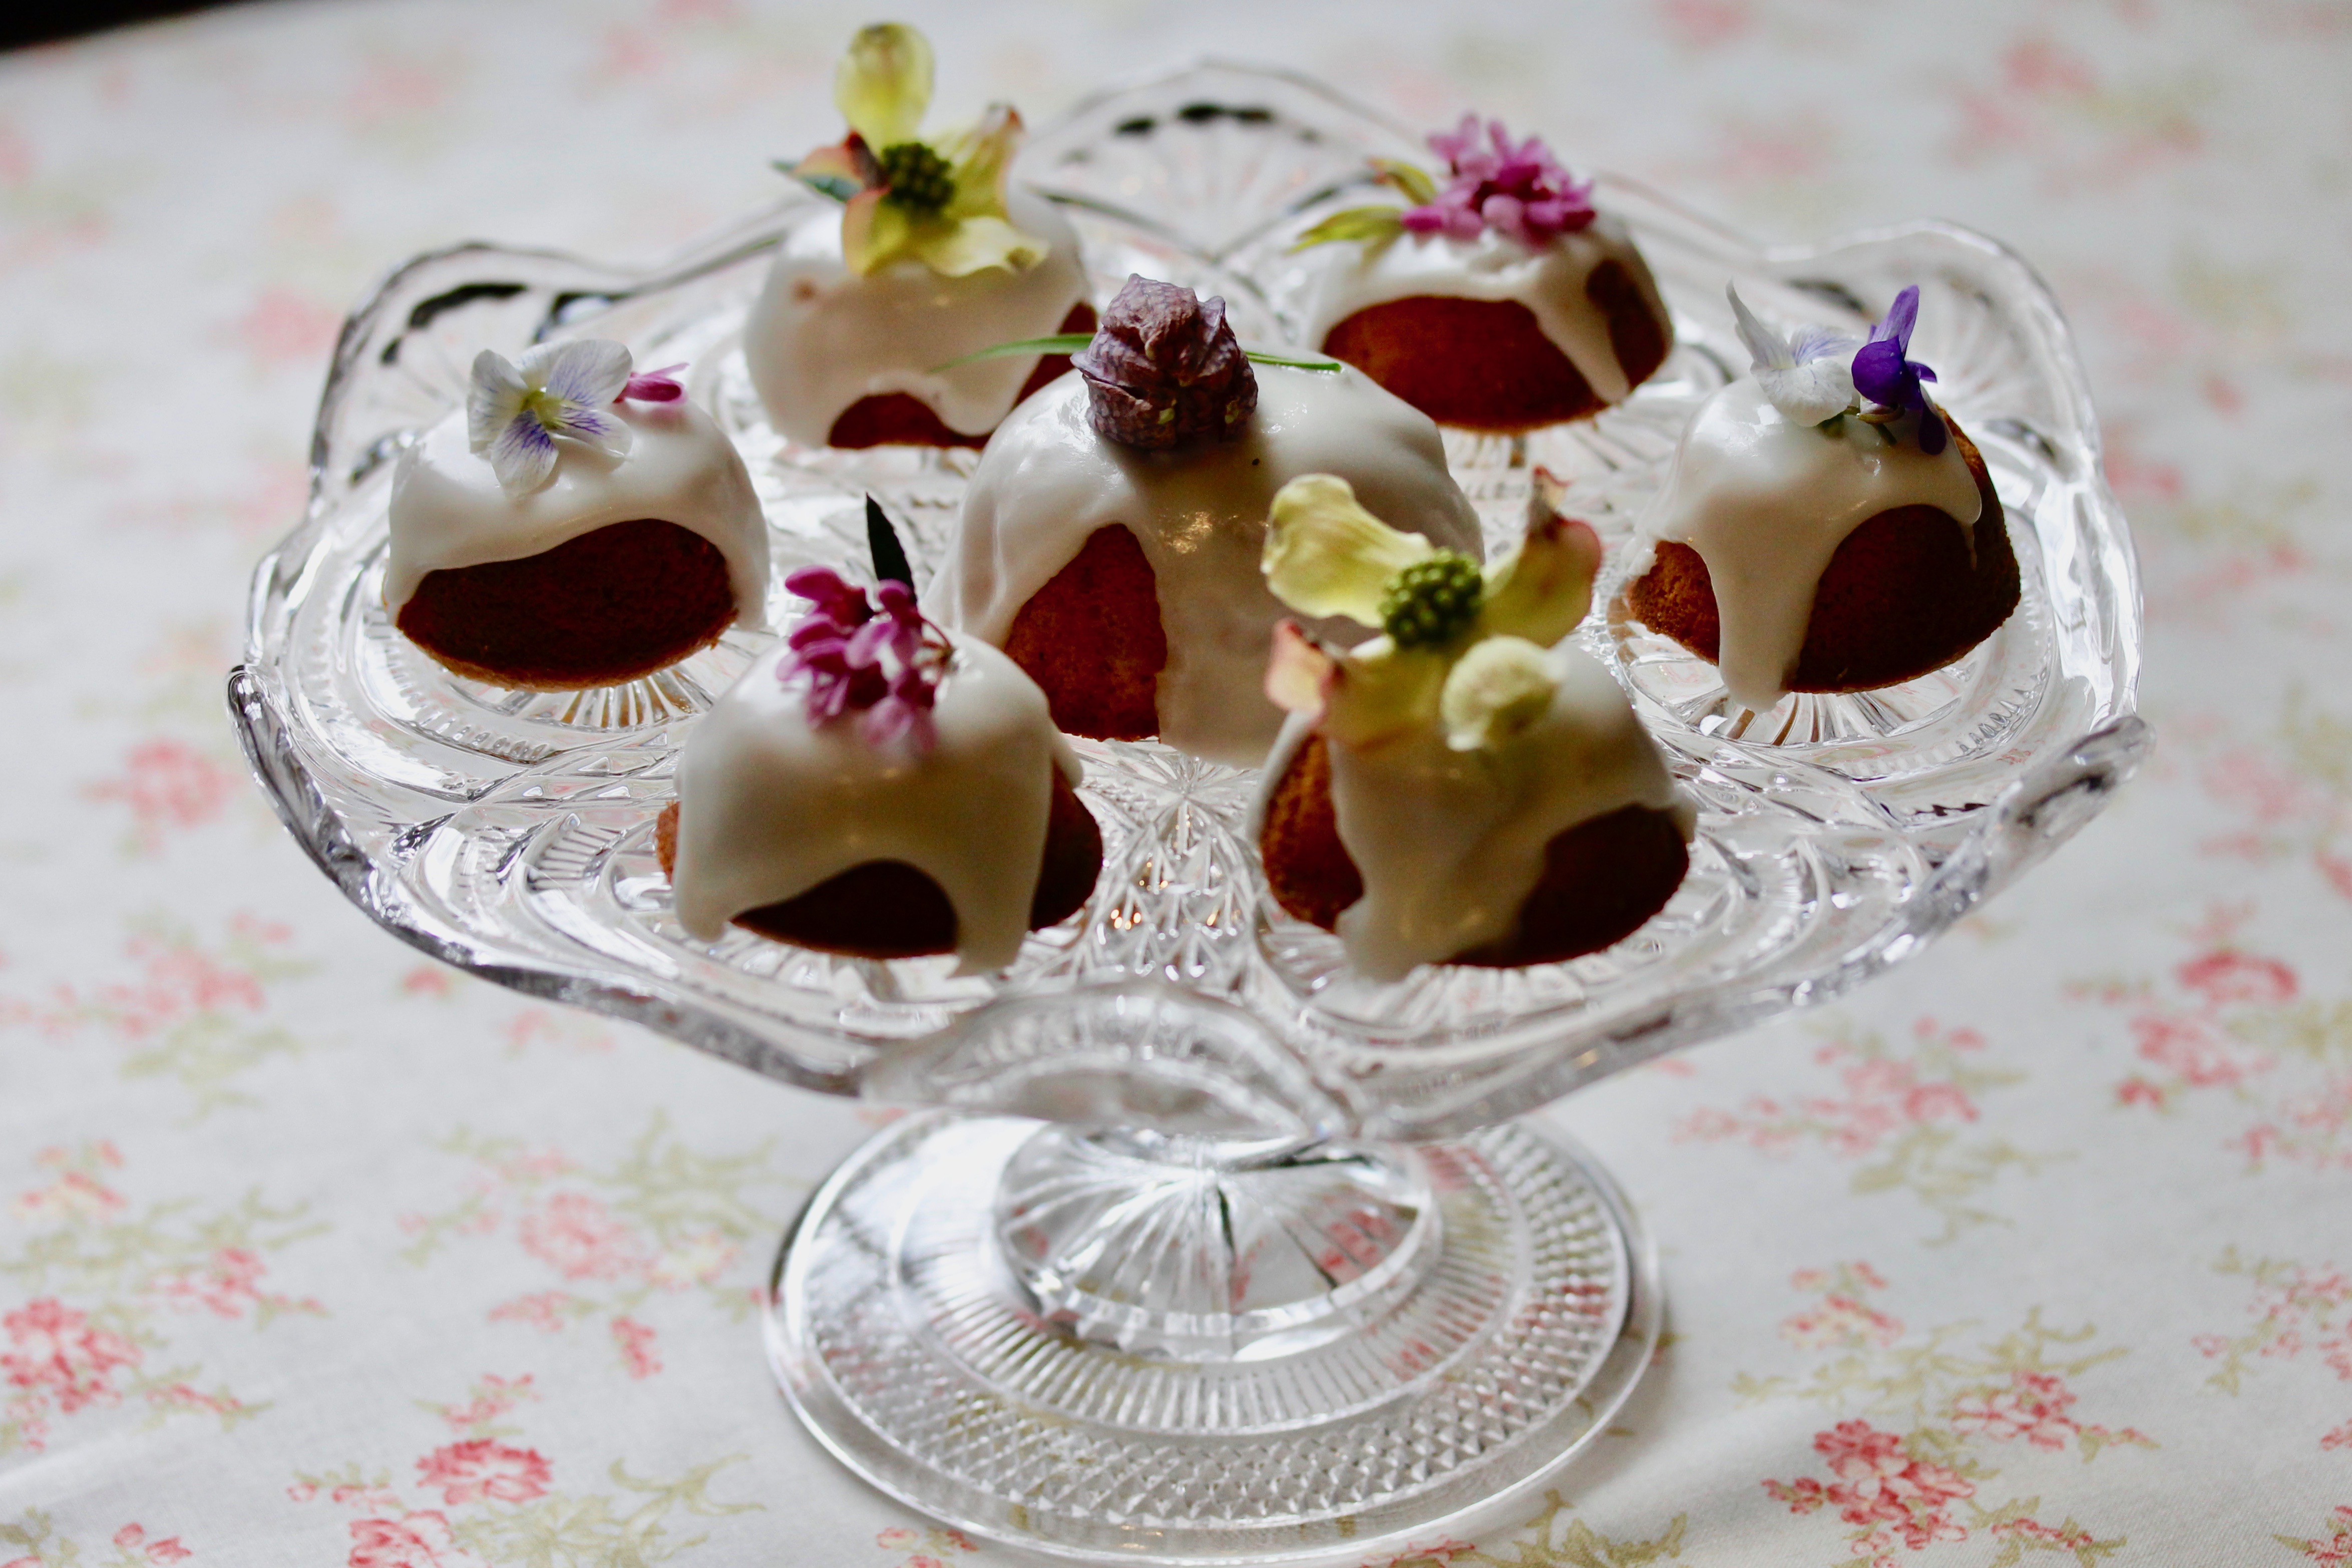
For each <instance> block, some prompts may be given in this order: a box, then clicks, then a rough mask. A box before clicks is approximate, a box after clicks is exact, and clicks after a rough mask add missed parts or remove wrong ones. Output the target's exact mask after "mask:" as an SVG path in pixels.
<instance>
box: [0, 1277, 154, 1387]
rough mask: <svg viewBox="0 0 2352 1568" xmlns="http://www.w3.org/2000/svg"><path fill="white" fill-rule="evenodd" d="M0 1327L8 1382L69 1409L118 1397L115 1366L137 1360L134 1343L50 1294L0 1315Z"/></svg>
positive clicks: (0, 1356) (0, 1366) (1, 1365)
mask: <svg viewBox="0 0 2352 1568" xmlns="http://www.w3.org/2000/svg"><path fill="white" fill-rule="evenodd" d="M0 1331H6V1333H7V1335H8V1349H7V1350H6V1351H5V1352H0V1373H5V1375H6V1377H7V1379H8V1382H9V1384H10V1385H11V1386H13V1387H16V1388H21V1389H28V1390H35V1391H39V1392H44V1393H46V1394H48V1395H50V1396H51V1397H53V1398H54V1399H56V1401H57V1405H58V1409H59V1410H62V1411H64V1412H66V1413H68V1415H70V1414H71V1413H72V1412H74V1411H77V1410H79V1409H81V1408H82V1407H83V1406H84V1405H92V1404H100V1403H103V1404H108V1405H111V1404H113V1403H114V1402H115V1401H116V1400H118V1399H120V1398H121V1397H122V1395H121V1393H120V1392H118V1391H117V1390H116V1388H115V1387H114V1385H113V1383H112V1381H111V1380H112V1378H113V1375H114V1373H115V1372H116V1370H117V1369H118V1368H121V1367H126V1366H136V1365H138V1364H139V1356H140V1351H139V1347H138V1346H137V1345H136V1344H134V1343H132V1342H131V1341H129V1340H127V1339H125V1338H123V1337H122V1336H121V1334H118V1333H114V1332H112V1331H110V1330H106V1329H101V1328H96V1327H93V1326H92V1325H91V1323H90V1321H89V1317H88V1316H87V1315H85V1314H84V1313H82V1312H80V1311H79V1310H75V1309H74V1308H71V1307H68V1306H66V1305H65V1304H64V1303H62V1302H60V1301H59V1300H57V1298H55V1297H53V1296H44V1297H42V1298H40V1299H39V1300H35V1301H29V1302H27V1303H26V1304H25V1305H24V1306H22V1307H20V1308H18V1309H17V1310H15V1311H13V1312H10V1313H9V1314H7V1316H5V1317H0Z"/></svg>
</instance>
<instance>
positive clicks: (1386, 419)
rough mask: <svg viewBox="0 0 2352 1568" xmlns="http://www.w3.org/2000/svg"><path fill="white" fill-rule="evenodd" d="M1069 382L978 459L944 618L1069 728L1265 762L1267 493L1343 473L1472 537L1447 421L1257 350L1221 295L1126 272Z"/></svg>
mask: <svg viewBox="0 0 2352 1568" xmlns="http://www.w3.org/2000/svg"><path fill="white" fill-rule="evenodd" d="M1075 363H1076V366H1077V372H1078V374H1075V375H1068V376H1065V377H1063V378H1062V379H1061V380H1059V381H1057V382H1055V384H1053V385H1051V386H1049V387H1047V388H1045V391H1043V392H1041V393H1039V394H1037V395H1035V396H1034V397H1032V398H1030V399H1029V400H1028V401H1027V402H1026V403H1024V404H1023V405H1021V406H1020V407H1019V408H1018V409H1015V410H1014V411H1013V416H1012V417H1011V418H1009V419H1007V420H1006V421H1005V422H1004V424H1003V426H1000V427H999V428H998V430H997V432H996V435H995V436H994V437H993V438H992V439H991V440H990V442H989V444H988V447H987V449H986V450H985V451H984V452H982V454H981V459H980V464H979V467H978V468H976V469H975V471H974V472H973V474H972V478H971V488H970V489H969V490H968V491H967V492H966V494H965V498H964V506H963V514H962V517H961V522H960V525H959V530H958V533H957V536H956V539H955V542H954V544H953V547H952V548H951V550H950V553H949V558H948V561H947V563H946V564H945V566H944V568H943V569H942V571H941V573H940V577H939V578H938V580H937V581H935V582H934V583H933V584H932V585H931V587H930V588H929V591H928V594H927V602H928V603H929V604H930V605H932V606H933V613H934V614H935V615H936V616H938V617H939V618H940V620H941V621H943V622H945V623H946V624H948V625H950V626H960V627H961V628H963V629H964V630H966V631H968V632H970V633H971V634H972V635H973V636H974V637H979V638H981V639H982V640H983V641H986V642H990V643H993V644H995V645H996V646H998V647H1002V648H1003V649H1004V650H1005V651H1006V652H1007V653H1008V654H1010V655H1011V656H1012V658H1013V662H1014V663H1016V664H1018V665H1019V666H1020V667H1021V668H1023V669H1024V670H1026V671H1028V672H1029V674H1030V675H1031V676H1032V677H1033V678H1034V679H1035V680H1036V681H1037V683H1038V685H1040V686H1041V687H1043V688H1044V689H1045V696H1046V699H1047V700H1048V702H1049V703H1050V704H1051V705H1052V709H1053V713H1054V718H1055V722H1056V723H1058V724H1060V725H1061V727H1062V728H1063V729H1064V730H1066V731H1069V732H1071V733H1073V734H1079V735H1088V736H1093V737H1096V738H1098V739H1111V740H1139V739H1142V738H1145V737H1149V736H1152V735H1157V736H1159V737H1160V739H1161V740H1163V741H1165V742H1168V743H1169V744H1170V745H1172V746H1178V747H1181V748H1182V749H1184V750H1186V751H1188V752H1194V753H1196V754H1198V755H1201V756H1203V757H1207V758H1210V759H1213V760H1215V761H1219V762H1228V763H1255V762H1256V761H1258V760H1259V759H1260V758H1262V757H1263V756H1264V755H1265V748H1266V744H1267V742H1270V741H1271V740H1272V739H1273V738H1274V735H1275V732H1276V731H1277V730H1278V729H1279V728H1280V727H1281V723H1282V715H1281V713H1280V712H1279V711H1278V710H1276V709H1275V708H1274V707H1273V706H1272V705H1270V704H1268V703H1266V702H1265V701H1263V700H1261V699H1260V698H1259V697H1258V695H1257V692H1258V688H1259V685H1260V677H1261V674H1262V672H1263V671H1264V669H1265V658H1266V653H1267V650H1268V648H1269V647H1271V643H1272V638H1273V635H1274V626H1275V623H1276V622H1277V621H1279V620H1281V619H1282V617H1283V614H1284V611H1283V607H1282V605H1280V604H1279V603H1277V602H1276V599H1275V598H1274V596H1273V595H1271V594H1269V593H1268V592H1267V591H1266V588H1265V582H1264V580H1263V578H1262V577H1261V575H1260V574H1259V571H1258V556H1259V552H1260V551H1261V549H1262V547H1263V544H1264V542H1265V518H1266V510H1267V507H1268V505H1269V503H1270V502H1271V501H1272V500H1273V499H1274V495H1275V492H1276V490H1278V489H1281V487H1282V486H1283V485H1284V484H1285V483H1286V481H1288V480H1290V479H1295V478H1297V476H1299V475H1300V474H1305V473H1334V474H1338V475H1340V476H1341V477H1342V478H1344V479H1347V480H1348V481H1349V483H1350V484H1352V485H1353V486H1355V488H1356V489H1357V491H1358V492H1359V493H1360V494H1361V495H1362V496H1363V497H1364V498H1365V500H1366V501H1367V503H1368V504H1370V505H1374V506H1378V507H1379V508H1381V510H1382V511H1383V512H1384V513H1385V514H1386V515H1387V516H1389V517H1391V518H1393V519H1395V520H1397V521H1398V522H1399V524H1400V525H1402V526H1404V527H1408V528H1411V529H1413V530H1415V531H1419V532H1421V533H1423V534H1425V535H1427V536H1428V537H1429V538H1430V539H1431V540H1432V541H1433V542H1435V543H1436V544H1438V545H1441V546H1443V547H1444V548H1446V549H1448V550H1453V551H1456V552H1462V553H1465V554H1466V555H1469V556H1472V557H1474V558H1475V557H1476V556H1477V555H1478V554H1480V553H1481V546H1480V542H1479V531H1478V519H1477V514H1476V513H1475V511H1473V510H1472V509H1471V506H1470V503H1469V501H1468V500H1466V499H1465V497H1464V496H1463V494H1462V491H1461V489H1460V488H1459V487H1458V486H1456V485H1455V484H1454V480H1453V479H1452V478H1451V477H1450V476H1449V475H1448V474H1447V472H1446V469H1445V455H1444V447H1443V444H1442V443H1441V441H1440V439H1439V437H1438V433H1437V427H1436V426H1434V425H1433V424H1432V423H1430V421H1429V419H1428V417H1427V416H1424V415H1422V414H1419V413H1416V412H1414V410H1412V408H1410V407H1408V406H1407V405H1405V404H1404V403H1402V401H1400V400H1399V399H1397V398H1396V397H1393V396H1391V395H1390V394H1388V393H1386V392H1383V391H1382V390H1381V388H1380V387H1378V386H1377V385H1375V384H1372V382H1370V380H1369V379H1367V378H1366V377H1364V376H1363V375H1361V374H1359V373H1358V372H1356V371H1353V370H1349V369H1347V368H1345V367H1343V366H1340V365H1338V364H1336V363H1328V362H1324V365H1323V368H1301V367H1300V366H1299V364H1298V363H1297V362H1276V361H1269V362H1267V363H1262V364H1254V363H1252V360H1251V357H1250V356H1248V355H1246V354H1244V352H1243V351H1242V349H1241V347H1240V345H1239V343H1238V342H1236V341H1235V339H1234V331H1233V328H1232V326H1231V324H1230V323H1229V322H1227V321H1226V320H1225V315H1224V302H1223V300H1219V299H1215V298H1212V299H1209V300H1201V299H1200V298H1199V297H1198V296H1196V295H1195V294H1194V293H1193V292H1192V290H1191V289H1182V288H1179V287H1176V286H1175V285H1173V284H1168V283H1160V282H1154V281H1151V280H1150V279H1142V278H1129V279H1128V281H1127V284H1126V286H1125V287H1124V288H1122V289H1120V290H1119V292H1118V298H1116V299H1115V300H1112V301H1111V303H1110V305H1109V307H1108V310H1106V311H1105V312H1104V317H1103V325H1102V328H1101V330H1100V331H1097V333H1096V334H1095V337H1094V340H1093V342H1092V343H1091V344H1090V345H1089V346H1088V347H1087V349H1086V350H1085V351H1084V352H1082V353H1079V354H1078V355H1077V357H1076V362H1075Z"/></svg>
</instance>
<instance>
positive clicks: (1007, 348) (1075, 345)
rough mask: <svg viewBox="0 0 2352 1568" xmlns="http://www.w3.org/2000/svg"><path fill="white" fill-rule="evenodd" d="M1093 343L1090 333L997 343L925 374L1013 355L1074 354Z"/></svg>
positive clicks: (931, 369) (1065, 333) (1068, 333)
mask: <svg viewBox="0 0 2352 1568" xmlns="http://www.w3.org/2000/svg"><path fill="white" fill-rule="evenodd" d="M1094 341H1095V335H1094V334H1093V333H1092V332H1055V334H1054V335H1053V336H1052V337H1050V338H1023V339H1022V340H1021V341H1020V342H1013V343H998V344H996V345H995V346H994V347H992V348H985V349H982V350H981V351H979V352H978V353H968V354H965V355H963V356H961V358H958V359H951V360H950V361H948V362H947V363H945V364H935V365H933V366H932V367H931V368H930V370H929V372H928V373H927V374H931V375H937V374H939V373H940V372H941V371H943V370H953V369H954V368H955V367H956V366H958V365H960V364H971V363H974V362H975V361H978V360H984V359H1011V358H1013V356H1014V355H1015V354H1074V353H1077V352H1078V351H1079V350H1080V349H1082V348H1084V347H1086V346H1087V344H1088V343H1090V342H1094Z"/></svg>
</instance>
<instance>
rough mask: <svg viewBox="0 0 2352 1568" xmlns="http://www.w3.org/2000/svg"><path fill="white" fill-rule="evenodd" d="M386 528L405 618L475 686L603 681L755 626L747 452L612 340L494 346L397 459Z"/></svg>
mask: <svg viewBox="0 0 2352 1568" xmlns="http://www.w3.org/2000/svg"><path fill="white" fill-rule="evenodd" d="M670 368H671V369H673V370H675V369H677V368H678V367H676V366H672V367H670ZM389 526H390V531H391V549H390V554H389V558H388V560H387V562H386V564H385V569H384V588H383V597H384V605H385V607H386V608H387V609H389V610H390V611H391V612H392V616H393V623H394V626H397V627H398V628H399V629H400V631H401V632H402V633H403V634H404V636H406V637H408V638H409V640H410V641H412V642H414V643H415V645H416V646H417V647H420V648H422V649H424V650H425V652H426V653H428V654H430V655H431V656H432V657H433V658H435V659H436V660H438V661H439V662H440V663H441V664H443V665H445V666H446V667H447V668H450V669H452V670H454V671H456V672H457V674H460V675H463V676H467V677H469V678H471V679H478V680H486V681H491V682H495V683H497V684H499V685H502V686H509V687H517V688H521V689H539V690H572V689H580V688H583V687H593V686H604V685H610V684H612V683H614V682H616V681H623V680H630V679H635V678H637V677H639V676H644V675H648V674H651V673H652V672H653V671H655V670H657V669H660V668H664V667H665V666H667V665H670V664H675V663H676V662H677V660H679V659H681V658H686V657H687V656H688V655H689V654H691V653H694V652H695V651H696V650H698V649H699V648H703V647H709V645H710V644H711V643H712V642H714V641H716V640H717V639H718V638H719V636H720V635H721V634H722V633H724V632H725V631H726V630H727V628H728V627H729V626H733V625H735V624H737V623H738V622H743V623H746V624H749V625H751V626H758V625H760V624H761V620H762V612H763V608H764V605H765V601H766V596H767V584H768V527H767V521H766V519H765V518H764V517H763V516H762V515H761V510H760V503H759V499H758V498H757V497H756V496H755V495H754V494H753V493H752V489H751V476H750V475H749V474H748V473H747V472H745V470H744V468H743V462H742V459H741V458H739V457H737V456H736V453H735V448H734V447H733V445H732V444H730V442H729V441H728V439H727V437H726V436H725V435H724V434H723V433H722V432H721V431H720V430H719V427H718V426H717V425H716V424H714V423H713V422H712V421H711V419H710V418H709V416H707V415H705V414H704V413H703V412H702V411H701V410H700V409H698V408H697V407H696V406H694V405H693V404H692V403H690V402H689V401H688V399H687V398H686V396H685V393H684V389H683V388H682V387H681V386H680V385H679V384H678V383H677V381H676V380H675V379H674V378H673V377H672V376H671V375H670V374H668V372H667V371H661V372H653V373H649V374H642V375H639V374H632V371H631V366H630V361H629V353H628V351H627V350H626V349H625V348H623V347H622V346H621V345H620V344H618V343H614V342H603V341H600V340H595V339H584V340H578V341H574V342H566V343H561V344H551V345H547V346H545V347H542V348H538V349H533V350H531V351H530V352H529V353H525V354H524V355H523V356H522V358H521V360H520V362H511V363H510V362H509V361H508V360H506V359H505V358H504V357H502V356H501V355H499V354H497V353H492V352H490V351H488V350H485V351H484V352H483V353H482V354H481V355H480V356H479V357H478V359H477V360H476V362H475V366H474V384H473V387H472V394H471V397H470V399H469V401H468V405H467V408H465V409H463V410H460V411H458V412H457V413H454V414H452V415H451V416H449V417H448V418H446V419H445V420H443V421H442V422H441V423H440V424H439V425H436V426H434V427H433V428H432V429H430V430H428V431H426V432H425V434H424V435H423V436H422V437H419V438H418V439H417V440H416V441H415V443H413V444H412V445H411V446H410V447H408V449H407V450H406V451H404V452H403V453H402V454H401V458H400V465H399V467H398V468H396V469H395V470H394V477H393V487H392V500H391V508H390V523H389Z"/></svg>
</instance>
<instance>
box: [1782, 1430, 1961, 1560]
mask: <svg viewBox="0 0 2352 1568" xmlns="http://www.w3.org/2000/svg"><path fill="white" fill-rule="evenodd" d="M1813 1449H1814V1451H1815V1452H1816V1453H1818V1454H1820V1455H1821V1456H1822V1458H1824V1459H1826V1460H1828V1461H1829V1468H1830V1471H1831V1473H1832V1475H1834V1476H1835V1477H1836V1478H1837V1479H1835V1480H1833V1481H1831V1482H1829V1483H1828V1484H1827V1485H1823V1484H1822V1482H1820V1481H1818V1480H1815V1479H1813V1478H1811V1476H1807V1477H1804V1478H1802V1479H1799V1480H1795V1481H1766V1482H1765V1483H1764V1489H1765V1490H1766V1491H1767V1492H1769V1493H1770V1494H1771V1495H1772V1496H1773V1497H1775V1498H1777V1499H1779V1500H1780V1501H1782V1502H1785V1503H1787V1504H1788V1505H1789V1511H1790V1512H1791V1513H1811V1512H1813V1511H1814V1510H1817V1509H1822V1508H1833V1509H1835V1510H1837V1513H1838V1517H1839V1518H1840V1519H1843V1521H1845V1522H1846V1523H1848V1524H1852V1525H1860V1526H1863V1527H1864V1528H1866V1529H1869V1531H1870V1533H1868V1534H1867V1535H1864V1537H1862V1538H1861V1539H1860V1540H1858V1541H1857V1542H1855V1543H1854V1546H1855V1550H1854V1555H1856V1556H1862V1555H1864V1553H1865V1552H1867V1553H1869V1554H1870V1555H1871V1556H1872V1558H1873V1560H1874V1563H1876V1562H1881V1561H1883V1562H1886V1563H1892V1561H1893V1558H1892V1556H1891V1554H1890V1553H1891V1551H1892V1548H1893V1547H1894V1545H1895V1542H1896V1541H1897V1540H1900V1541H1901V1542H1902V1543H1903V1544H1904V1545H1905V1546H1906V1547H1908V1548H1910V1549H1911V1550H1912V1551H1914V1552H1917V1551H1919V1550H1921V1549H1922V1548H1924V1547H1926V1546H1927V1545H1928V1544H1929V1543H1930V1542H1937V1541H1965V1540H1967V1539H1968V1534H1969V1532H1968V1528H1967V1526H1965V1525H1962V1524H1960V1523H1958V1521H1955V1520H1954V1519H1953V1518H1952V1516H1951V1507H1952V1504H1953V1503H1955V1502H1957V1501H1958V1500H1961V1499H1963V1498H1970V1497H1974V1496H1975V1495H1976V1486H1975V1484H1974V1483H1973V1482H1971V1481H1969V1479H1968V1478H1967V1477H1965V1476H1963V1475H1961V1474H1960V1473H1959V1472H1958V1470H1955V1469H1952V1468H1949V1467H1948V1466H1944V1465H1938V1464H1935V1463H1932V1462H1930V1461H1928V1460H1926V1459H1916V1458H1912V1457H1911V1456H1910V1455H1909V1454H1907V1453H1906V1452H1905V1451H1904V1448H1903V1439H1902V1438H1901V1437H1899V1436H1896V1435H1895V1434H1894V1433H1892V1432H1885V1431H1881V1430H1880V1429H1879V1428H1877V1427H1875V1426H1872V1425H1871V1424H1870V1423H1869V1422H1867V1421H1841V1422H1839V1423H1838V1424H1837V1425H1836V1426H1833V1427H1832V1428H1831V1429H1830V1430H1828V1431H1826V1432H1820V1433H1816V1434H1815V1435H1814V1436H1813ZM1873 1527H1874V1528H1873Z"/></svg>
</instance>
